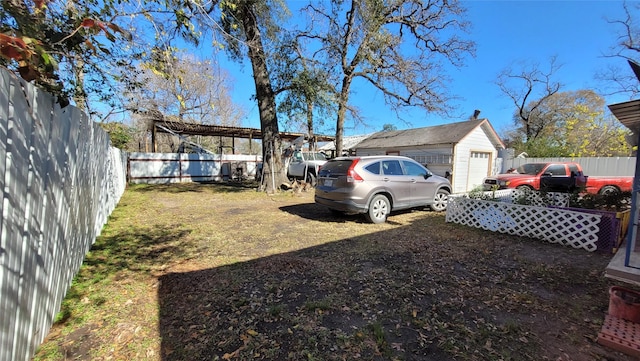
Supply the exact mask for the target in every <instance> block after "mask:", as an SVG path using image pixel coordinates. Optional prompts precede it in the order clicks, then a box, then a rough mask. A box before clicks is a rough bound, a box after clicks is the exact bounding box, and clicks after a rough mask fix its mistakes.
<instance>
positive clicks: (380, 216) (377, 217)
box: [365, 194, 391, 223]
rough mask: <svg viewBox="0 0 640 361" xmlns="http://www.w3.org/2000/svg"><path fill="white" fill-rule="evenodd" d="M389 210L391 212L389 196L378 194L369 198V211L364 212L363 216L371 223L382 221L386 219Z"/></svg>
mask: <svg viewBox="0 0 640 361" xmlns="http://www.w3.org/2000/svg"><path fill="white" fill-rule="evenodd" d="M389 212H391V203H389V198H387V197H385V196H383V195H382V194H378V195H376V196H375V197H373V199H371V202H370V203H369V211H368V212H367V213H366V214H365V217H366V218H367V220H368V221H369V222H371V223H384V222H385V221H386V220H387V216H388V215H389Z"/></svg>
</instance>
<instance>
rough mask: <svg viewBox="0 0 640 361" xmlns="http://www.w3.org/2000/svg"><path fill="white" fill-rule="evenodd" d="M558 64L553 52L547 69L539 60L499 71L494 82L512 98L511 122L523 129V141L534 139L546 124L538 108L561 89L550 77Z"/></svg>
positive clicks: (559, 84)
mask: <svg viewBox="0 0 640 361" xmlns="http://www.w3.org/2000/svg"><path fill="white" fill-rule="evenodd" d="M561 66H562V65H560V64H558V63H557V59H556V57H555V56H553V57H551V58H550V59H549V67H548V69H547V70H542V69H541V66H540V65H539V64H528V65H527V64H524V65H522V64H521V65H520V69H515V68H513V67H507V68H504V69H503V70H502V71H501V72H500V73H499V74H498V77H497V79H496V81H495V84H496V85H498V87H499V88H500V90H501V91H502V92H503V93H504V94H505V95H506V96H507V97H509V98H510V99H511V101H512V102H513V104H514V106H515V109H516V111H515V115H514V122H515V124H516V125H517V126H521V127H522V128H523V129H524V142H528V141H532V140H535V139H536V137H538V136H539V135H540V134H542V132H543V131H544V130H545V128H546V127H547V126H548V125H549V122H548V121H547V120H548V119H546V118H544V117H543V118H541V117H538V116H537V114H538V112H537V110H538V108H540V107H542V106H543V105H544V104H545V102H547V101H548V100H549V98H551V97H552V96H553V95H554V94H556V93H558V92H559V91H560V88H561V87H562V84H561V83H560V82H557V81H555V80H554V79H553V77H554V75H555V73H556V71H557V70H558V69H560V67H561Z"/></svg>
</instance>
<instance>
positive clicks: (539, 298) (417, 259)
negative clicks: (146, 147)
mask: <svg viewBox="0 0 640 361" xmlns="http://www.w3.org/2000/svg"><path fill="white" fill-rule="evenodd" d="M610 258H611V255H609V254H601V253H588V252H586V251H584V250H575V249H571V248H566V247H562V246H559V245H554V244H549V243H545V242H542V241H537V240H531V239H526V238H518V237H513V236H508V235H501V234H495V233H490V232H485V231H482V230H478V229H473V228H468V227H464V226H460V225H457V224H447V223H445V222H444V214H443V213H435V212H431V211H422V210H418V211H412V212H403V213H399V214H396V215H393V216H391V217H390V218H389V221H388V222H387V223H386V224H380V225H374V224H367V223H364V222H363V219H362V218H361V217H358V216H347V217H342V218H339V217H336V216H333V215H332V214H331V213H330V212H329V211H327V210H325V209H324V208H322V207H318V206H316V205H315V204H314V203H313V193H312V192H309V193H301V194H293V193H286V194H278V195H274V196H269V195H266V194H264V193H258V192H255V190H253V189H251V188H243V187H238V186H236V187H233V186H224V185H198V184H180V185H175V184H174V185H157V186H140V185H138V186H131V187H129V189H128V190H127V191H126V192H125V194H124V196H123V198H122V200H121V201H120V204H119V206H118V207H117V209H116V210H115V212H114V213H113V214H112V216H111V218H110V220H109V223H108V224H107V226H106V227H105V229H104V230H103V233H102V235H101V236H100V238H99V239H98V240H97V241H96V243H95V245H94V246H93V248H92V250H91V252H90V253H89V254H88V255H87V258H86V260H85V262H84V265H83V267H82V268H81V271H80V273H79V274H78V276H77V277H76V279H75V280H74V282H73V286H72V288H71V289H70V290H69V292H68V294H67V298H66V299H65V301H64V304H63V307H62V310H61V312H60V313H59V315H58V316H57V323H56V324H55V325H54V327H53V328H52V330H51V332H50V335H49V336H48V338H47V340H46V341H45V343H44V344H43V345H42V346H41V348H40V350H39V352H38V354H37V355H36V358H35V359H36V360H69V359H73V360H131V361H133V360H163V361H169V360H255V359H258V360H259V359H263V360H434V361H443V360H536V361H538V360H554V361H558V360H632V359H633V358H631V357H629V356H626V355H624V354H621V353H617V352H615V351H613V350H611V349H608V348H605V347H602V346H600V345H599V344H597V343H596V339H597V334H598V332H599V330H600V328H601V325H602V322H603V320H604V315H605V313H606V311H607V307H608V302H609V301H608V300H609V297H608V287H609V286H610V285H613V284H614V282H613V281H611V280H608V279H605V278H604V277H603V271H604V268H605V267H606V265H607V263H608V261H609V259H610Z"/></svg>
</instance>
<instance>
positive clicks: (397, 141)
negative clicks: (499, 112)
mask: <svg viewBox="0 0 640 361" xmlns="http://www.w3.org/2000/svg"><path fill="white" fill-rule="evenodd" d="M477 127H482V129H483V130H484V131H485V133H486V134H487V136H488V137H489V139H490V141H491V143H492V144H493V145H494V146H495V147H496V148H504V143H502V140H500V137H498V134H497V133H496V132H495V130H494V129H493V127H492V126H491V124H490V123H489V120H488V119H482V120H475V119H474V120H468V121H465V122H458V123H451V124H444V125H436V126H433V127H424V128H414V129H406V130H392V131H383V132H378V133H375V134H373V135H371V136H370V137H368V138H367V139H365V140H363V141H362V142H360V143H359V144H358V145H357V146H356V147H357V148H393V147H398V146H421V145H436V144H455V143H458V142H460V141H461V140H462V139H463V138H464V137H466V136H467V135H468V134H469V133H471V131H473V130H474V129H476V128H477Z"/></svg>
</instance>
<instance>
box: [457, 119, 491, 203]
mask: <svg viewBox="0 0 640 361" xmlns="http://www.w3.org/2000/svg"><path fill="white" fill-rule="evenodd" d="M471 152H488V153H491V159H490V165H491V166H492V165H493V162H494V161H495V159H496V157H497V155H498V151H497V150H496V148H495V147H494V146H493V144H492V143H491V141H490V140H489V138H488V137H487V135H486V134H485V132H484V131H483V130H482V128H480V127H478V128H476V129H474V130H473V131H472V132H470V133H469V134H468V135H467V136H466V137H464V139H462V140H461V141H460V142H459V143H458V144H457V145H456V147H455V150H454V153H455V154H454V162H453V164H454V168H453V181H452V183H453V192H454V193H462V192H466V191H467V190H468V187H470V186H471V185H470V184H468V183H469V182H468V180H469V161H470V157H471ZM488 174H489V170H487V175H488Z"/></svg>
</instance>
